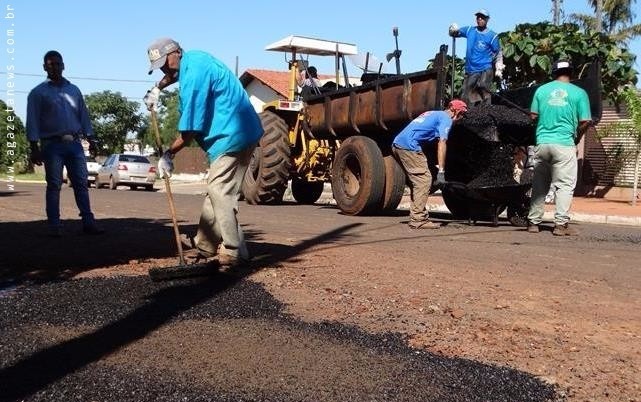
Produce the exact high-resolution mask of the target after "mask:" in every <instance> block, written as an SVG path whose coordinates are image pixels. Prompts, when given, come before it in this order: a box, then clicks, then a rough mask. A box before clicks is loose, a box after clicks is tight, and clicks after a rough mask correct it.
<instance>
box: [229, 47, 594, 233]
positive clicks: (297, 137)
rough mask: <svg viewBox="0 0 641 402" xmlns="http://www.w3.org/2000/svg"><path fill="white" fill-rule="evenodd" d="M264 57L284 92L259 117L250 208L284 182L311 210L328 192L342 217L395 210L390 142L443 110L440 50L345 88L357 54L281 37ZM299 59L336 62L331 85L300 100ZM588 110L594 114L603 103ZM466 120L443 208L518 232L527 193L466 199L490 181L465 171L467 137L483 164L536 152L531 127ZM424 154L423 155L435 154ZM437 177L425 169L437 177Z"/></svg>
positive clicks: (503, 189) (516, 95) (504, 187)
mask: <svg viewBox="0 0 641 402" xmlns="http://www.w3.org/2000/svg"><path fill="white" fill-rule="evenodd" d="M266 50H268V51H276V52H284V53H286V54H287V55H288V58H287V60H288V64H289V72H290V76H289V90H288V96H287V99H274V100H273V101H271V102H267V103H266V104H265V105H264V108H263V111H262V112H261V113H260V118H261V122H262V125H263V129H264V135H263V136H262V138H261V140H260V142H259V144H258V146H257V147H256V149H255V150H254V153H253V155H252V159H251V161H250V164H249V168H248V169H247V173H246V175H245V177H244V179H243V184H242V193H243V195H244V197H245V199H246V200H247V202H249V203H250V204H278V203H281V202H282V200H283V196H284V194H285V191H286V189H287V186H288V181H289V180H291V192H292V196H293V198H294V199H295V200H296V201H297V202H298V203H301V204H312V203H314V202H316V201H317V200H318V199H319V198H320V196H321V194H322V192H323V187H324V183H327V182H329V183H331V188H332V192H333V197H334V200H335V201H336V205H337V206H338V208H339V209H340V210H341V211H342V212H343V213H345V214H348V215H369V214H382V213H386V212H389V211H392V210H395V209H396V208H397V207H398V205H399V203H400V201H401V198H402V197H403V193H404V190H405V184H406V177H405V174H404V172H403V170H402V168H401V167H400V165H399V164H398V162H397V161H396V160H395V159H394V157H393V156H392V151H391V149H392V141H393V139H394V137H395V136H396V134H397V133H398V132H400V131H401V130H402V129H403V128H404V127H405V126H406V125H407V124H408V123H409V122H411V121H412V120H413V119H414V118H415V117H417V116H418V115H420V114H421V113H423V112H425V111H426V110H442V109H443V107H444V105H445V104H446V102H447V101H449V98H448V94H446V92H445V87H446V79H447V68H446V60H447V58H446V57H447V46H446V45H441V46H440V48H439V52H438V53H436V55H435V57H434V62H433V63H432V67H431V68H429V69H426V70H422V71H417V72H413V73H407V74H400V67H399V63H398V55H400V51H397V52H396V53H397V55H396V56H395V57H396V58H397V73H396V74H383V73H381V69H380V67H379V69H378V71H376V69H374V71H373V72H370V71H369V70H368V69H367V68H366V69H364V73H363V75H362V76H361V79H360V82H358V83H350V78H349V76H348V74H347V67H346V56H350V55H357V54H358V49H357V47H356V45H353V44H349V43H343V42H336V41H328V40H322V39H315V38H308V37H302V36H288V37H286V38H284V39H282V40H280V41H277V42H274V43H272V44H270V45H268V46H267V47H266ZM302 55H306V56H309V55H314V56H333V57H334V59H335V60H334V61H335V63H334V66H335V79H336V80H335V82H330V83H327V84H325V85H323V86H322V87H320V88H313V91H311V92H310V91H308V93H307V94H302V93H300V92H299V91H298V86H297V80H296V78H297V75H298V74H299V71H300V70H301V69H304V68H306V67H307V65H308V62H307V60H305V59H303V58H302V57H301V56H302ZM341 70H342V71H341ZM341 73H342V77H341ZM590 82H591V84H589V86H590V85H591V86H594V82H595V81H594V79H592V81H590ZM598 82H600V81H598ZM301 92H302V91H301ZM593 92H594V91H592V92H590V91H589V93H590V94H591V95H592V93H593ZM597 92H598V91H597ZM532 94H533V88H528V89H525V90H524V91H509V92H505V93H503V94H502V95H499V94H496V95H495V96H493V103H495V102H496V103H497V104H500V105H502V106H501V107H505V108H508V109H514V108H516V109H522V108H528V107H529V103H528V102H529V101H530V100H531V96H532ZM591 100H592V99H591ZM594 102H595V104H597V105H598V107H600V98H599V99H598V100H595V101H594ZM497 107H499V106H497ZM597 109H598V108H597ZM593 113H594V110H593ZM599 116H600V111H599ZM465 120H466V119H463V120H462V121H459V122H457V123H456V124H455V125H454V126H453V128H452V131H451V133H450V140H451V142H452V144H451V146H450V140H448V151H447V155H446V166H447V169H446V177H445V178H446V181H448V182H450V183H451V185H449V186H447V188H443V189H442V190H443V191H442V195H443V198H444V201H445V203H446V205H447V206H448V208H449V209H450V211H451V212H452V213H453V214H454V215H455V217H457V218H466V219H474V220H478V219H490V220H492V221H494V222H496V220H497V217H498V214H499V213H501V212H502V211H503V210H505V209H506V208H507V209H508V215H509V216H510V218H511V219H510V221H511V222H512V223H513V224H517V225H522V224H523V219H524V214H525V211H527V208H528V202H529V200H528V198H527V190H528V189H529V184H528V183H516V185H515V183H512V182H509V183H499V184H496V183H494V184H490V185H489V188H483V189H476V190H474V189H471V188H470V187H469V186H468V184H469V183H470V182H472V181H473V180H474V179H475V178H476V177H478V176H479V175H481V174H483V173H487V172H486V171H484V169H485V170H487V168H488V166H485V165H483V163H480V164H477V165H476V168H474V167H473V166H472V168H471V166H470V165H471V164H470V163H469V162H470V161H469V157H468V156H469V152H470V150H469V149H467V148H466V144H467V143H468V139H469V138H470V137H474V141H471V142H472V143H480V144H482V146H476V147H475V152H476V158H477V159H478V157H479V155H481V159H480V160H483V157H485V158H486V159H491V158H493V156H494V155H498V154H501V155H506V154H508V153H518V152H517V150H518V149H519V148H518V147H521V148H523V147H526V146H528V145H531V144H533V140H534V126H533V125H532V124H530V125H529V126H528V125H527V124H524V125H523V124H521V125H510V121H507V122H505V121H504V122H502V123H501V124H502V126H501V127H496V125H495V127H493V128H492V129H490V130H489V132H490V133H489V134H488V130H486V129H482V130H479V129H478V127H477V128H474V127H467V128H466V127H465ZM508 120H509V119H508ZM472 123H473V122H472ZM473 125H474V124H472V126H473ZM457 127H458V128H457ZM515 130H516V131H515ZM425 151H426V153H428V154H429V153H431V152H433V151H434V152H435V149H434V150H430V149H426V150H425ZM497 151H500V152H498V153H497ZM466 155H468V156H466ZM428 159H429V160H432V161H435V160H436V158H429V157H428ZM504 159H505V158H504ZM509 163H511V164H512V168H511V169H512V170H511V171H513V170H514V163H515V162H514V161H512V159H510V162H509ZM436 169H437V167H436V166H435V165H432V166H430V170H431V171H432V172H433V173H434V174H435V172H436ZM475 169H476V170H475ZM485 187H488V186H485ZM435 190H436V187H433V188H432V191H435Z"/></svg>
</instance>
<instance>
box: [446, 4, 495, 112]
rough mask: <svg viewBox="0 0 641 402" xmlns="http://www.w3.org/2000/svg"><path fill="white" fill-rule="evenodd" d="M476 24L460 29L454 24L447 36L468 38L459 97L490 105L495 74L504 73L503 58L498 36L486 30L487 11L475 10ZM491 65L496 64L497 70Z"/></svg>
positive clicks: (469, 101) (466, 100) (469, 102)
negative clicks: (463, 75) (461, 91)
mask: <svg viewBox="0 0 641 402" xmlns="http://www.w3.org/2000/svg"><path fill="white" fill-rule="evenodd" d="M474 15H475V16H476V26H471V25H470V26H464V27H461V28H459V27H458V25H457V24H456V23H453V24H452V25H450V27H449V35H450V36H452V37H454V38H457V37H460V38H466V39H467V50H466V52H465V78H464V80H463V94H462V95H461V98H463V100H464V101H465V102H467V104H468V105H478V104H489V103H490V98H491V96H490V92H489V90H490V87H491V85H492V80H493V78H494V75H496V76H497V77H499V78H501V77H502V75H503V69H504V68H505V65H504V64H503V57H502V55H501V45H500V44H499V38H498V35H497V34H496V33H495V32H494V31H492V30H490V29H488V27H487V22H488V21H489V19H490V13H489V12H488V11H487V10H486V9H483V8H482V9H480V10H478V11H477V12H476V13H474ZM493 67H496V71H495V70H494V68H493Z"/></svg>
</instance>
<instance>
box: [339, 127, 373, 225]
mask: <svg viewBox="0 0 641 402" xmlns="http://www.w3.org/2000/svg"><path fill="white" fill-rule="evenodd" d="M332 191H333V193H334V200H336V205H338V207H339V208H340V209H341V211H343V212H344V213H345V214H347V215H365V214H371V213H375V212H378V211H377V210H378V209H380V207H381V205H382V202H383V194H384V191H385V164H384V162H383V154H382V153H381V150H380V149H379V147H378V145H377V144H376V142H374V141H373V140H371V139H369V138H367V137H364V136H361V135H357V136H353V137H349V138H348V139H346V140H345V141H343V143H342V144H341V146H340V148H338V151H337V152H336V157H335V159H334V163H333V165H332Z"/></svg>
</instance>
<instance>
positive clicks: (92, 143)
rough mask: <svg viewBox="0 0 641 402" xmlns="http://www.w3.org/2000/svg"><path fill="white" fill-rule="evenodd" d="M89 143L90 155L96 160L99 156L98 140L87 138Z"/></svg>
mask: <svg viewBox="0 0 641 402" xmlns="http://www.w3.org/2000/svg"><path fill="white" fill-rule="evenodd" d="M87 141H88V142H89V155H90V156H91V157H92V158H95V157H96V155H98V140H97V139H96V138H94V137H87Z"/></svg>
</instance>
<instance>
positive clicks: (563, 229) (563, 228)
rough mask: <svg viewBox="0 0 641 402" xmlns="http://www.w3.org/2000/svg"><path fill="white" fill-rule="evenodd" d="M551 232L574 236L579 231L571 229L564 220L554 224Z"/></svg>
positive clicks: (555, 234)
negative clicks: (561, 222)
mask: <svg viewBox="0 0 641 402" xmlns="http://www.w3.org/2000/svg"><path fill="white" fill-rule="evenodd" d="M552 234H553V235H554V236H576V235H578V234H579V232H577V231H576V230H574V229H572V228H571V227H570V224H569V223H567V222H566V223H564V224H563V225H555V226H554V230H553V231H552Z"/></svg>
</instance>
